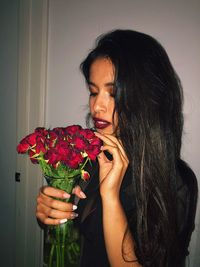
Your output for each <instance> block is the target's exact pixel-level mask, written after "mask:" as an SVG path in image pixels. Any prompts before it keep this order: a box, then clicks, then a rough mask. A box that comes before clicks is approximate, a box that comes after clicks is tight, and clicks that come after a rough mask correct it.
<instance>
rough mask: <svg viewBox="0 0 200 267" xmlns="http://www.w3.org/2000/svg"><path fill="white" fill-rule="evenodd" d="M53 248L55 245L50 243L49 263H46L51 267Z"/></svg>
mask: <svg viewBox="0 0 200 267" xmlns="http://www.w3.org/2000/svg"><path fill="white" fill-rule="evenodd" d="M54 248H55V245H54V244H52V245H51V251H50V256H49V265H48V266H49V267H52V260H53V254H54Z"/></svg>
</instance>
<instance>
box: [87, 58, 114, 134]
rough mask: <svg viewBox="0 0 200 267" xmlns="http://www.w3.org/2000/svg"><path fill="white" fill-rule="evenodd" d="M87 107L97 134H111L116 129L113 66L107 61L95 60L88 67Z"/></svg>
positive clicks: (102, 59) (103, 59)
mask: <svg viewBox="0 0 200 267" xmlns="http://www.w3.org/2000/svg"><path fill="white" fill-rule="evenodd" d="M88 87H89V91H90V98H89V106H90V113H91V115H92V119H93V121H94V126H95V128H96V130H97V131H98V132H99V133H103V134H105V133H106V134H113V133H114V132H115V130H116V127H117V114H116V112H115V114H114V119H113V111H114V108H115V99H114V95H113V92H114V66H113V64H112V62H111V61H110V60H109V59H106V58H99V59H96V60H95V61H94V62H93V63H92V65H91V67H90V75H89V82H88Z"/></svg>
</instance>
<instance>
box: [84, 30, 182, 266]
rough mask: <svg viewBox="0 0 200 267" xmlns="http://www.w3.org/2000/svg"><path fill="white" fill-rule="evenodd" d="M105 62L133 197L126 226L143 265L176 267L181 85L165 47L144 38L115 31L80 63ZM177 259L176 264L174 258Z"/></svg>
mask: <svg viewBox="0 0 200 267" xmlns="http://www.w3.org/2000/svg"><path fill="white" fill-rule="evenodd" d="M101 57H102V58H108V59H110V60H111V61H112V63H113V65H114V68H115V111H116V112H117V114H118V120H119V125H118V127H119V135H120V139H121V141H122V143H123V146H124V148H125V151H126V153H127V155H128V158H129V162H130V166H131V168H132V175H133V179H132V181H133V192H134V194H135V198H136V211H135V213H134V214H133V220H134V218H136V227H135V226H134V227H132V224H131V223H130V225H129V228H130V230H131V232H132V234H133V239H134V240H135V248H136V254H137V256H138V259H139V261H140V262H141V263H142V264H143V265H144V266H160V267H161V266H162V267H163V266H170V267H172V266H178V260H179V259H178V255H179V245H178V239H177V222H176V211H175V210H176V194H175V190H176V189H175V188H176V177H177V175H178V174H177V167H176V162H177V160H178V159H179V158H180V148H181V137H182V128H183V116H182V87H181V83H180V80H179V78H178V76H177V74H176V73H175V71H174V69H173V67H172V65H171V63H170V60H169V58H168V55H167V53H166V52H165V50H164V48H163V47H162V46H161V45H160V44H159V42H158V41H156V40H155V39H154V38H152V37H151V36H149V35H146V34H143V33H140V32H136V31H132V30H115V31H112V32H109V33H107V34H105V35H103V36H101V37H100V38H99V39H98V40H97V43H96V47H95V48H94V49H93V50H92V51H91V52H90V53H89V55H88V56H87V58H86V59H85V60H84V61H83V63H82V64H81V70H82V72H83V74H84V76H85V79H86V81H87V80H88V79H89V72H90V66H91V64H92V63H93V62H94V61H95V60H96V59H97V58H101ZM176 259H177V260H176Z"/></svg>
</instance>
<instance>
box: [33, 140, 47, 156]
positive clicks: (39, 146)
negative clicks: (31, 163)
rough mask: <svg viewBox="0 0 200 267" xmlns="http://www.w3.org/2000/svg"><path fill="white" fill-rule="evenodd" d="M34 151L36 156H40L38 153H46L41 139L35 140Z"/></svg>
mask: <svg viewBox="0 0 200 267" xmlns="http://www.w3.org/2000/svg"><path fill="white" fill-rule="evenodd" d="M34 149H35V153H36V154H40V152H42V153H46V148H45V144H44V142H42V140H41V139H39V140H37V143H36V146H35V148H34Z"/></svg>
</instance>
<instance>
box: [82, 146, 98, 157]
mask: <svg viewBox="0 0 200 267" xmlns="http://www.w3.org/2000/svg"><path fill="white" fill-rule="evenodd" d="M85 152H86V153H87V154H88V157H89V158H90V159H91V160H95V159H96V157H97V155H98V154H99V153H100V147H99V146H92V145H90V146H88V148H87V149H86V150H85Z"/></svg>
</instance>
